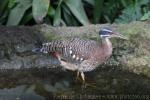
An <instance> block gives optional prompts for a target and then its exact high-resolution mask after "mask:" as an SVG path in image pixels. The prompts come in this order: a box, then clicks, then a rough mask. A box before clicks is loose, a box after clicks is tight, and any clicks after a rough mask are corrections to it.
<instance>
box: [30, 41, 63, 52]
mask: <svg viewBox="0 0 150 100" xmlns="http://www.w3.org/2000/svg"><path fill="white" fill-rule="evenodd" d="M63 47H64V46H63V44H62V43H61V41H54V42H49V43H44V44H43V45H42V48H35V49H33V50H32V52H35V53H51V52H59V53H62V52H63Z"/></svg>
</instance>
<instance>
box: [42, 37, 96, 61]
mask: <svg viewBox="0 0 150 100" xmlns="http://www.w3.org/2000/svg"><path fill="white" fill-rule="evenodd" d="M96 46H97V44H96V42H95V41H91V40H84V39H80V38H71V39H68V40H60V41H53V42H49V43H44V44H43V47H42V49H41V51H43V52H44V53H50V52H58V53H60V54H61V57H62V59H65V60H67V61H69V62H77V63H79V62H82V61H83V60H86V59H88V58H90V56H91V55H92V52H94V48H95V47H96Z"/></svg>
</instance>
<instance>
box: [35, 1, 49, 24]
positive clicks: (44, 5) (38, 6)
mask: <svg viewBox="0 0 150 100" xmlns="http://www.w3.org/2000/svg"><path fill="white" fill-rule="evenodd" d="M49 4H50V0H33V3H32V12H33V18H34V19H35V21H36V22H37V23H40V22H42V21H43V18H44V17H45V16H46V15H47V12H48V8H49Z"/></svg>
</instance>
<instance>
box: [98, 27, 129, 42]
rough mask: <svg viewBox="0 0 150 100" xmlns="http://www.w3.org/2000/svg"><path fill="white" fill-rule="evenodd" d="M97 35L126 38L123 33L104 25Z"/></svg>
mask: <svg viewBox="0 0 150 100" xmlns="http://www.w3.org/2000/svg"><path fill="white" fill-rule="evenodd" d="M99 35H100V37H101V38H112V37H118V38H121V39H127V38H126V37H124V36H123V35H121V34H119V33H117V32H115V31H113V30H112V29H110V28H108V27H105V28H102V29H101V30H100V31H99Z"/></svg>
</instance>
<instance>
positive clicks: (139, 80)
mask: <svg viewBox="0 0 150 100" xmlns="http://www.w3.org/2000/svg"><path fill="white" fill-rule="evenodd" d="M75 76H76V73H75V72H71V71H65V72H61V71H59V72H57V71H56V70H55V71H52V70H48V69H44V68H43V69H29V70H22V71H12V70H11V71H1V73H0V100H49V99H52V98H53V99H54V98H55V99H87V98H91V99H98V98H99V99H101V98H108V99H109V98H115V96H116V95H117V96H118V97H119V98H121V97H122V98H125V97H123V96H126V97H128V95H129V94H134V95H137V96H139V95H142V96H143V98H149V97H150V96H149V94H148V93H150V85H149V84H150V79H149V78H147V77H145V76H142V75H136V74H133V73H129V72H124V71H121V70H118V69H111V68H109V67H107V68H101V69H97V70H95V71H93V72H90V73H86V78H87V79H86V80H87V83H89V84H90V83H95V84H94V86H92V85H91V86H87V87H86V88H82V87H81V83H80V82H77V81H76V80H75ZM108 94H109V95H108ZM131 97H132V95H130V98H131ZM134 98H135V97H134Z"/></svg>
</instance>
